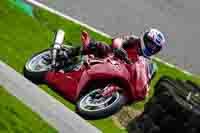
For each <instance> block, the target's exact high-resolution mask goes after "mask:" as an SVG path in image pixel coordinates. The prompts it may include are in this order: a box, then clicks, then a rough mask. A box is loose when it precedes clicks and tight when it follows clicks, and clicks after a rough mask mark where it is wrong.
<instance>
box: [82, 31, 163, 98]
mask: <svg viewBox="0 0 200 133" xmlns="http://www.w3.org/2000/svg"><path fill="white" fill-rule="evenodd" d="M81 40H82V43H83V51H84V52H85V54H90V53H92V54H96V55H97V56H105V55H107V54H108V53H109V52H110V51H114V52H115V53H116V55H118V56H119V57H120V58H124V59H125V60H126V62H127V63H131V65H132V66H133V67H132V68H133V69H132V70H133V71H134V72H135V73H134V74H132V75H133V76H136V77H135V79H136V80H135V83H133V84H134V85H135V91H134V92H132V93H134V96H135V99H144V98H145V96H146V95H147V94H148V91H149V83H150V80H151V78H152V76H153V74H154V73H155V70H156V66H155V65H154V64H153V63H150V62H149V61H150V57H151V56H153V55H155V54H157V53H158V52H159V51H160V50H161V49H162V47H163V46H164V45H166V40H165V37H164V35H163V33H162V32H160V31H159V30H157V29H155V28H149V29H148V30H146V31H144V32H143V33H142V35H141V36H140V37H136V36H134V35H126V36H122V37H117V38H114V39H112V44H111V45H107V44H104V43H102V42H96V41H92V40H91V39H90V37H89V35H88V33H87V32H86V31H83V32H82V34H81ZM133 63H134V65H133ZM132 73H133V72H132Z"/></svg>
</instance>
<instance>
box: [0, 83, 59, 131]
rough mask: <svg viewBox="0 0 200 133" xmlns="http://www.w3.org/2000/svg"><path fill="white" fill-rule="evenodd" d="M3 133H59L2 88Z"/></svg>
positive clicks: (1, 117) (0, 112)
mask: <svg viewBox="0 0 200 133" xmlns="http://www.w3.org/2000/svg"><path fill="white" fill-rule="evenodd" d="M0 114H1V115H0V132H1V133H8V132H9V133H47V132H48V133H57V131H56V130H55V129H54V128H52V127H51V126H49V125H48V124H47V123H46V122H44V120H42V119H41V118H40V117H39V116H38V115H37V114H36V113H34V112H32V111H31V110H30V109H29V108H28V107H26V106H25V105H24V104H23V103H21V102H20V101H19V100H17V98H16V97H14V96H11V95H10V94H8V93H7V92H6V91H5V89H3V88H2V87H1V86H0Z"/></svg>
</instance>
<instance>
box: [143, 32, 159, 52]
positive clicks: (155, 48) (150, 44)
mask: <svg viewBox="0 0 200 133" xmlns="http://www.w3.org/2000/svg"><path fill="white" fill-rule="evenodd" d="M143 41H144V46H145V48H146V49H147V50H148V51H149V52H150V53H151V54H155V53H157V52H159V51H160V50H161V46H159V45H157V44H156V43H155V42H154V41H153V40H152V39H150V38H149V37H148V36H147V35H144V37H143Z"/></svg>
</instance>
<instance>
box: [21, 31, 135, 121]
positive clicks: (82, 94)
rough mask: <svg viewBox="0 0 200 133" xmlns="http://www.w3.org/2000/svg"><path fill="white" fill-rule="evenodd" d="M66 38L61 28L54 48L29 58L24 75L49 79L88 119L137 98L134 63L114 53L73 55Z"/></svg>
mask: <svg viewBox="0 0 200 133" xmlns="http://www.w3.org/2000/svg"><path fill="white" fill-rule="evenodd" d="M63 40H64V32H63V31H61V30H60V31H58V32H57V34H56V36H55V43H54V45H53V47H52V48H49V49H46V50H44V51H42V52H40V53H37V54H35V55H34V56H32V57H31V58H30V59H29V60H28V61H27V63H26V64H25V67H24V76H25V77H27V78H28V79H30V80H31V81H33V82H35V83H46V84H47V85H49V86H50V87H51V88H53V89H54V90H55V91H57V92H59V93H60V94H61V95H62V96H64V97H65V98H66V99H67V100H69V101H71V102H73V103H76V109H77V112H78V113H79V114H80V115H81V116H83V117H85V118H87V119H96V118H101V117H106V116H109V115H111V114H113V113H115V112H117V111H118V110H120V109H121V108H122V106H123V105H124V104H126V103H131V102H133V101H134V100H135V94H134V91H135V89H134V88H135V86H134V83H135V79H134V76H131V75H133V70H131V69H132V68H133V67H132V68H131V67H130V64H127V63H126V61H125V60H123V59H119V58H118V57H117V56H115V54H114V53H110V54H109V55H108V56H106V57H104V58H99V57H95V56H94V55H83V56H81V57H80V56H75V57H69V56H68V55H69V54H68V53H70V51H71V50H72V49H73V47H71V46H69V45H63Z"/></svg>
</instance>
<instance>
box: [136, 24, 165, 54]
mask: <svg viewBox="0 0 200 133" xmlns="http://www.w3.org/2000/svg"><path fill="white" fill-rule="evenodd" d="M140 40H141V51H142V53H143V55H144V56H145V57H147V58H148V57H150V56H152V55H154V54H156V53H158V52H159V51H160V50H161V49H162V47H163V46H164V45H166V40H165V37H164V35H163V33H162V32H160V31H159V30H157V29H153V28H151V29H149V30H147V31H145V32H144V33H143V34H142V36H141V37H140Z"/></svg>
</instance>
